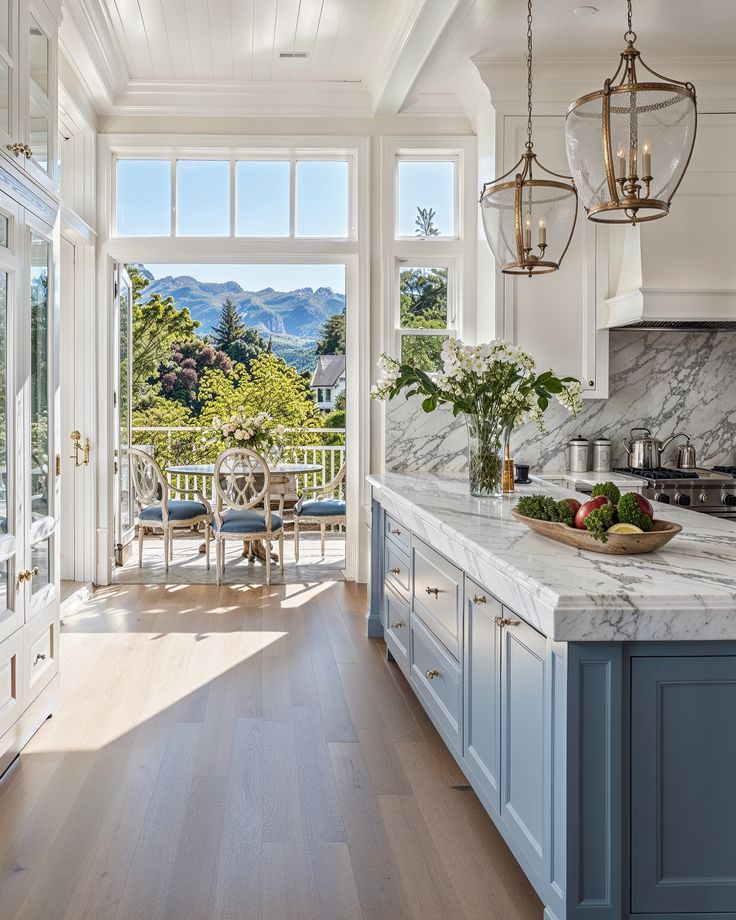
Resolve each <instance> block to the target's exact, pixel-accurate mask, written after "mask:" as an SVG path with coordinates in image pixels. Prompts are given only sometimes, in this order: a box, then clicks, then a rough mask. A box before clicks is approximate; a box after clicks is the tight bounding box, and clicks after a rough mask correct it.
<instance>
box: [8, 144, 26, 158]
mask: <svg viewBox="0 0 736 920" xmlns="http://www.w3.org/2000/svg"><path fill="white" fill-rule="evenodd" d="M5 146H6V148H7V149H8V150H9V151H10V152H11V153H14V154H15V155H16V156H18V154H19V153H21V151H22V150H23V144H6V145H5Z"/></svg>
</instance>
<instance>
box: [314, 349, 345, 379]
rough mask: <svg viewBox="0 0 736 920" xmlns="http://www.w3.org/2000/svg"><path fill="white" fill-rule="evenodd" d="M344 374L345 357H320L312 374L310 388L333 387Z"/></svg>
mask: <svg viewBox="0 0 736 920" xmlns="http://www.w3.org/2000/svg"><path fill="white" fill-rule="evenodd" d="M344 373H345V355H320V356H319V358H318V360H317V367H315V369H314V373H313V374H312V383H311V386H312V387H334V386H335V384H336V383H337V381H338V380H339V379H340V377H341V376H342V375H343V374H344Z"/></svg>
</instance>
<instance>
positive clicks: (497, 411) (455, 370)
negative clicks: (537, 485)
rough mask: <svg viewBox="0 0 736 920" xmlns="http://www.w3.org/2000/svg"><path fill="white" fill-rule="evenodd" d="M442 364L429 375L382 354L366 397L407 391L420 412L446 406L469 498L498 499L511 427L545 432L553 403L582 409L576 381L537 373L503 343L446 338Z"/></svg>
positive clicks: (531, 362)
mask: <svg viewBox="0 0 736 920" xmlns="http://www.w3.org/2000/svg"><path fill="white" fill-rule="evenodd" d="M441 359H442V368H441V370H440V371H439V373H438V374H436V375H434V376H430V375H429V374H428V373H426V372H425V371H423V370H421V369H419V368H417V367H413V366H412V365H410V364H401V363H400V362H399V361H397V360H396V359H395V358H390V357H389V356H388V355H385V354H384V355H381V358H380V360H379V362H378V366H379V367H380V368H381V371H382V372H383V376H382V377H381V379H380V380H379V381H378V383H376V384H375V385H374V386H373V388H372V389H371V397H372V398H373V399H393V398H394V396H397V395H398V394H399V393H400V392H401V391H402V390H406V391H407V392H406V395H407V397H409V396H416V395H421V396H423V397H424V400H423V401H422V408H423V409H424V411H425V412H432V411H434V410H435V409H436V408H437V406H438V405H441V404H443V403H447V404H449V405H451V406H452V411H453V414H454V415H461V414H462V415H464V416H465V420H466V422H467V426H468V445H469V451H468V453H469V456H468V466H469V475H470V491H471V493H472V494H473V495H480V496H488V495H500V494H501V485H502V477H503V459H504V457H503V449H504V447H505V445H506V444H508V439H509V437H510V436H511V431H512V429H513V428H514V427H515V426H517V425H520V424H521V423H522V422H524V421H526V420H527V419H531V420H533V421H535V422H536V423H537V425H538V426H539V429H540V431H544V430H545V429H544V421H543V416H544V413H545V412H546V410H547V407H548V406H549V403H550V400H551V399H553V398H556V399H557V400H558V401H559V402H560V403H561V404H562V405H563V406H564V407H565V408H566V409H568V411H570V412H572V413H573V414H574V415H577V413H578V412H579V411H580V409H581V408H582V401H581V393H582V388H581V386H580V382H579V381H578V380H576V379H575V378H574V377H558V376H557V375H556V374H555V373H554V371H552V370H548V371H544V372H543V373H541V374H537V373H536V363H535V361H534V358H532V356H531V355H530V354H529V353H528V352H525V351H522V349H520V348H517V347H516V345H512V344H511V343H510V342H505V341H504V340H503V339H495V340H494V341H492V342H484V343H482V344H480V345H464V344H463V343H462V342H461V341H460V340H459V339H454V338H448V339H446V341H445V342H444V344H443V346H442V352H441Z"/></svg>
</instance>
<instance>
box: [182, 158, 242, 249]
mask: <svg viewBox="0 0 736 920" xmlns="http://www.w3.org/2000/svg"><path fill="white" fill-rule="evenodd" d="M176 232H177V234H178V235H180V236H229V235H230V163H229V162H227V161H224V160H222V161H219V160H178V161H177V164H176Z"/></svg>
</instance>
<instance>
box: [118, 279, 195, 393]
mask: <svg viewBox="0 0 736 920" xmlns="http://www.w3.org/2000/svg"><path fill="white" fill-rule="evenodd" d="M127 268H128V275H129V276H130V281H131V284H132V285H133V330H132V337H133V375H132V376H133V407H134V408H136V406H138V405H140V404H141V403H143V402H145V400H146V399H147V398H148V397H149V396H150V390H151V387H152V385H153V381H154V380H155V378H156V375H157V371H158V367H159V365H160V364H161V362H162V361H165V360H166V359H167V358H168V356H169V353H170V352H171V346H172V344H173V343H174V342H187V341H188V340H189V339H191V338H192V337H193V336H194V333H195V331H196V330H197V328H198V327H199V325H200V324H199V322H198V321H197V320H194V319H192V317H191V315H190V313H189V310H188V309H187V308H186V307H184V308H183V309H181V310H178V309H177V308H176V306H175V305H174V299H173V297H166V298H164V297H161V295H160V294H152V295H151V297H150V298H149V299H148V300H147V301H146V302H145V303H142V302H141V295H142V294H143V292H144V291H145V289H146V288H147V287H148V284H149V281H148V279H147V278H145V277H144V276H143V275H142V274H141V272H140V271H139V269H138V266H135V265H128V266H127Z"/></svg>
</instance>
